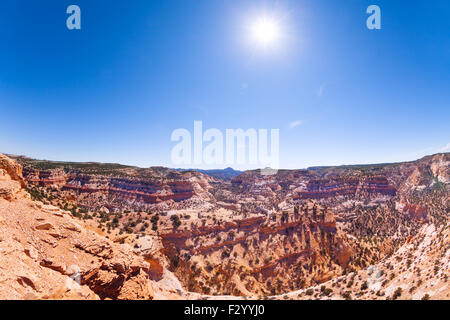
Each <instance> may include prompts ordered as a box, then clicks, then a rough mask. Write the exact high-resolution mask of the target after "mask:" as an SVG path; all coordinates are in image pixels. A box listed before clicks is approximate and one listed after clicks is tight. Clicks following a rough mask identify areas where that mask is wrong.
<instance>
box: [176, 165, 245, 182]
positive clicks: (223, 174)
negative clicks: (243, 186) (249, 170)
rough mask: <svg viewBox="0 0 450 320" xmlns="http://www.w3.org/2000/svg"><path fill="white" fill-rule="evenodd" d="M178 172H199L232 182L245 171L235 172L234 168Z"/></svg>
mask: <svg viewBox="0 0 450 320" xmlns="http://www.w3.org/2000/svg"><path fill="white" fill-rule="evenodd" d="M175 170H177V171H197V172H200V173H203V174H206V175H208V176H211V177H213V178H217V179H222V180H231V179H233V178H234V177H237V176H239V175H241V174H243V173H244V171H238V170H234V169H233V168H226V169H212V170H202V169H175Z"/></svg>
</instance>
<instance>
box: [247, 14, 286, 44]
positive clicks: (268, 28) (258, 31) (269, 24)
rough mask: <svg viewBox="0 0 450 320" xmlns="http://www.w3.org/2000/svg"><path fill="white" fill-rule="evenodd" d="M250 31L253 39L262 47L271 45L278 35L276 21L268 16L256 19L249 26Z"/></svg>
mask: <svg viewBox="0 0 450 320" xmlns="http://www.w3.org/2000/svg"><path fill="white" fill-rule="evenodd" d="M251 32H252V36H253V39H254V40H255V41H256V42H257V43H258V44H260V45H262V46H264V47H267V46H269V45H272V44H273V43H274V42H275V41H276V40H277V39H278V37H279V35H280V30H279V26H278V23H277V22H276V21H275V19H273V18H270V17H262V18H259V19H258V20H256V21H255V22H254V23H253V25H252V27H251Z"/></svg>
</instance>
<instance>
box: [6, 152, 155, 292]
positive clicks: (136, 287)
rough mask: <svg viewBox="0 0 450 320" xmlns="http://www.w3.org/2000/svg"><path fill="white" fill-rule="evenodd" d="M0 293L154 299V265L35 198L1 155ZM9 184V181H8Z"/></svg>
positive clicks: (12, 165)
mask: <svg viewBox="0 0 450 320" xmlns="http://www.w3.org/2000/svg"><path fill="white" fill-rule="evenodd" d="M0 159H1V161H0V172H3V174H2V179H0V190H5V188H8V187H9V186H10V185H11V184H13V185H15V187H16V188H18V189H19V191H18V193H17V196H16V197H10V196H9V195H8V194H7V195H6V196H5V193H4V192H2V193H0V253H1V255H0V283H1V284H2V285H1V287H0V288H1V289H0V299H99V298H100V299H147V300H148V299H152V298H153V287H152V281H151V280H152V278H151V275H152V273H153V271H152V266H151V265H150V264H149V263H148V262H146V261H145V260H144V258H143V257H141V256H139V255H137V254H135V253H134V252H133V249H132V248H131V247H129V246H128V245H120V244H116V243H113V242H111V241H110V240H108V239H106V238H104V237H102V236H100V235H99V234H97V233H96V232H94V231H93V230H90V229H88V228H86V227H85V226H84V225H83V223H82V222H80V221H75V220H74V219H73V218H72V217H71V216H70V214H69V212H66V211H63V210H61V209H59V208H57V207H53V206H51V205H43V204H42V203H40V202H36V201H31V200H30V198H29V197H25V196H22V195H24V194H26V193H25V192H24V191H23V190H21V185H22V184H23V179H22V177H21V170H20V167H19V166H18V165H17V164H16V163H14V161H11V160H9V159H7V158H5V157H4V156H2V155H0ZM5 186H6V187H5Z"/></svg>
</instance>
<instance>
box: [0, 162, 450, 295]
mask: <svg viewBox="0 0 450 320" xmlns="http://www.w3.org/2000/svg"><path fill="white" fill-rule="evenodd" d="M449 213H450V154H449V153H443V154H436V155H432V156H427V157H424V158H422V159H419V160H417V161H412V162H403V163H395V164H378V165H361V166H340V167H315V168H308V169H303V170H280V171H278V172H277V173H276V174H274V175H261V174H260V172H259V171H246V172H243V173H242V172H236V173H234V172H233V171H232V170H228V171H227V172H226V174H224V173H222V172H211V173H208V172H199V171H195V170H187V171H179V170H173V169H168V168H163V167H152V168H137V167H131V166H124V165H117V164H101V163H71V162H52V161H44V160H36V159H30V158H27V157H24V156H13V155H8V156H6V155H1V154H0V299H82V300H85V299H113V300H115V299H142V300H152V299H155V300H158V299H283V300H300V299H333V300H344V299H360V300H372V299H383V300H386V299H392V300H394V299H415V300H420V299H424V300H426V299H439V300H447V299H449V297H450V286H449V285H448V276H449V273H450V266H449V263H450V250H449V249H450V241H449V237H450V228H449V222H450V221H449V219H450V214H449Z"/></svg>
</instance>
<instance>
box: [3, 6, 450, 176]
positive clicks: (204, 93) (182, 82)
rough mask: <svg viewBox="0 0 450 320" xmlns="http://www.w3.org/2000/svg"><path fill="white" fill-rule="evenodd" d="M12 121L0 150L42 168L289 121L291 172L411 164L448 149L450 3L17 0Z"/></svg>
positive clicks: (9, 11) (149, 157) (151, 160)
mask: <svg viewBox="0 0 450 320" xmlns="http://www.w3.org/2000/svg"><path fill="white" fill-rule="evenodd" d="M71 4H77V5H79V6H80V8H81V12H82V29H81V30H77V31H70V30H68V29H67V28H66V19H67V17H68V15H67V14H66V8H67V7H68V6H69V5H71ZM371 4H377V5H379V6H380V8H381V13H382V29H381V30H368V29H367V28H366V19H367V17H368V15H367V14H366V12H365V11H366V8H367V7H368V6H369V5H371ZM263 14H266V15H271V16H274V17H276V18H277V19H280V21H279V24H280V26H281V28H280V29H281V31H280V39H279V40H278V41H277V43H275V44H274V45H273V46H272V47H271V48H262V47H257V46H255V45H251V44H250V43H249V40H248V30H247V25H248V24H249V23H251V21H254V20H255V19H257V18H258V17H259V16H261V15H263ZM0 114H1V115H2V119H1V122H0V123H1V125H0V152H5V153H14V154H25V155H28V156H31V157H35V158H41V159H52V160H71V161H101V162H119V163H125V164H132V165H139V166H143V167H147V166H154V165H163V166H170V167H173V164H172V163H171V159H170V151H171V149H172V147H173V146H174V143H173V142H171V141H170V136H171V133H172V131H173V130H175V129H177V128H186V129H189V130H193V121H194V120H202V121H203V126H204V127H205V129H207V128H218V129H221V130H225V129H226V128H231V129H233V128H243V129H248V128H257V129H258V128H267V129H271V128H279V129H280V166H281V167H283V168H303V167H306V166H312V165H334V164H336V165H338V164H354V163H376V162H394V161H403V160H413V159H416V158H420V157H422V156H424V155H426V154H432V153H436V152H439V151H443V150H448V149H450V148H449V147H450V146H449V145H448V144H449V142H450V129H449V128H450V126H449V123H450V121H449V120H450V2H449V1H448V0H434V1H432V2H429V1H400V0H399V1H380V0H370V1H363V0H352V1H350V0H346V1H325V0H324V1H321V0H291V1H289V0H280V1H268V0H267V1H256V0H240V1H229V0H195V1H194V0H190V1H187V0H164V1H162V0H159V1H156V0H154V1H138V0H137V1H134V0H133V1H122V0H120V1H119V0H118V1H100V0H89V1H87V0H71V1H65V0H60V1H54V0H33V1H31V0H30V1H24V0H5V1H1V2H0ZM446 146H447V148H445V147H446Z"/></svg>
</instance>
